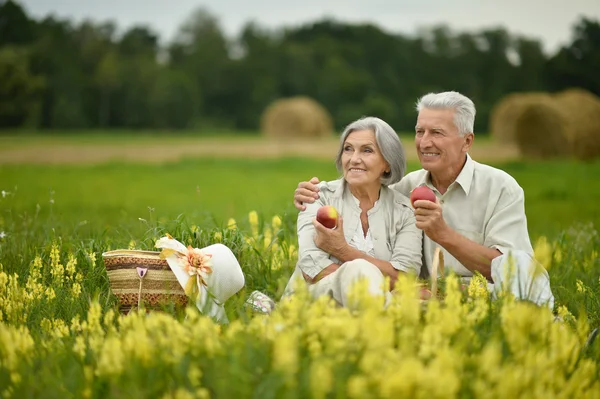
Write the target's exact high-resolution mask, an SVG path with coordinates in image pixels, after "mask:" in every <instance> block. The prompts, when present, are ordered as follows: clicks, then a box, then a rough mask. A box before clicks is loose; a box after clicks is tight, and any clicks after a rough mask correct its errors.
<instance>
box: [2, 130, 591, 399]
mask: <svg viewBox="0 0 600 399" xmlns="http://www.w3.org/2000/svg"><path fill="white" fill-rule="evenodd" d="M64 140H67V142H68V144H69V145H75V146H81V148H82V149H88V150H89V148H90V147H92V148H93V147H94V146H95V145H105V144H106V142H107V140H110V141H113V138H110V137H109V138H108V139H107V138H106V137H104V138H103V137H102V136H99V137H96V138H91V139H90V140H91V141H92V142H91V143H90V142H89V141H86V140H82V139H81V138H77V139H75V138H74V139H73V140H71V141H69V140H68V139H64ZM115 140H116V141H117V142H119V139H115ZM121 140H122V141H121V144H128V143H131V140H132V139H130V138H129V139H127V137H125V138H124V139H123V138H122V139H121ZM145 140H147V142H148V143H151V142H154V143H155V144H153V145H156V146H158V147H160V146H168V145H169V144H168V141H167V140H163V139H160V140H158V141H156V142H155V141H153V140H154V139H153V138H152V137H150V138H146V139H145ZM182 140H184V139H182ZM211 140H213V139H211ZM77 141H80V142H79V144H77ZM0 142H2V143H3V144H6V146H5V147H3V148H4V151H5V152H4V153H1V152H0V193H1V195H0V237H1V238H0V317H1V319H0V321H1V323H0V396H1V397H18V398H23V397H48V398H52V397H61V398H64V397H85V398H101V397H116V398H120V397H165V398H167V397H169V398H170V397H177V398H193V397H196V398H206V397H249V398H250V397H257V398H258V397H260V398H271V397H272V398H275V397H286V398H294V397H297V398H308V397H315V398H327V397H330V398H333V397H335V398H341V397H353V398H368V397H373V398H378V397H427V398H432V397H435V398H438V397H439V398H443V397H490V398H492V397H508V396H513V397H565V398H566V397H590V398H598V397H600V383H599V382H598V381H599V380H600V362H599V361H598V359H599V358H600V339H598V340H592V339H590V338H591V332H592V331H593V330H594V329H595V328H597V327H600V261H599V260H598V251H599V250H600V237H599V236H598V233H597V231H596V229H597V228H598V226H600V207H599V206H598V204H597V199H598V198H599V197H600V186H599V185H597V184H594V182H595V180H596V176H598V175H599V174H600V162H593V163H581V162H575V161H566V160H565V161H544V162H541V161H536V162H534V161H516V160H509V161H501V160H493V162H492V164H493V165H494V166H497V167H499V168H501V169H503V170H505V171H507V172H508V173H510V174H511V175H512V176H513V177H515V179H516V180H517V181H518V182H519V184H520V185H521V186H522V187H523V188H524V190H525V195H526V211H527V215H528V226H529V231H530V235H531V238H532V242H534V244H535V249H536V256H537V257H538V259H539V260H540V261H541V262H542V263H543V264H544V265H546V266H547V267H548V269H549V273H550V276H551V283H552V288H553V291H554V294H555V297H556V306H555V309H554V310H553V311H552V312H551V311H549V310H546V309H541V308H537V307H535V306H532V305H529V304H527V303H522V302H515V301H514V300H512V299H511V298H510V297H506V298H502V299H501V300H498V301H490V299H489V298H488V296H487V294H486V291H485V290H483V289H481V281H479V280H477V279H474V280H473V281H474V282H473V283H472V284H471V286H469V288H468V290H466V291H461V290H460V289H459V288H458V283H457V281H456V279H454V278H453V277H452V276H448V277H447V278H445V279H444V281H443V287H444V292H445V295H446V296H445V299H444V300H443V301H438V300H433V301H430V302H429V304H428V305H423V304H421V303H419V301H418V300H417V298H416V289H415V284H414V282H411V281H408V280H407V281H404V280H403V281H402V282H401V283H400V284H399V286H398V288H397V290H396V292H395V293H394V296H393V301H392V304H391V305H390V306H389V307H388V308H387V309H385V310H381V304H379V303H376V302H374V301H373V300H371V299H369V298H368V297H366V296H365V295H364V294H363V293H362V291H361V289H360V287H357V290H356V293H355V295H356V301H357V303H359V304H360V305H359V306H358V307H359V310H358V311H353V312H351V311H348V310H346V309H339V308H337V307H335V306H334V305H333V304H332V303H331V302H330V301H327V300H325V299H322V300H317V301H312V300H309V299H308V298H307V297H306V295H305V293H301V294H300V295H298V297H296V298H294V299H292V300H290V301H283V302H281V303H279V305H278V308H277V309H276V311H275V312H274V313H272V314H271V315H269V316H268V317H266V316H263V315H259V314H254V313H252V312H251V311H250V310H249V309H248V308H247V307H245V306H244V305H243V302H244V300H245V299H246V297H247V296H248V294H249V293H250V292H251V291H252V290H255V289H257V290H261V291H263V292H265V293H267V294H269V295H270V296H272V297H273V298H275V299H277V300H278V299H279V297H280V295H281V293H282V289H283V286H284V284H285V283H286V282H287V279H288V278H289V276H290V275H291V272H292V270H293V267H294V265H295V256H296V252H295V244H296V242H295V240H296V237H295V219H296V214H297V212H296V210H295V209H294V208H293V206H292V197H293V191H294V189H295V187H296V185H297V183H298V182H299V181H301V180H306V179H309V178H310V177H312V176H318V177H320V178H321V179H326V180H329V179H334V178H336V177H337V172H336V171H335V167H334V165H333V161H332V159H327V158H326V157H325V158H324V157H318V158H314V157H308V156H302V157H300V156H288V157H283V158H280V157H266V158H264V159H260V158H259V157H256V156H248V157H242V156H239V157H235V158H231V157H220V156H217V155H214V156H204V157H201V158H192V157H188V158H183V159H175V160H171V161H169V160H163V161H160V162H141V161H140V162H127V161H123V160H113V161H108V162H102V163H93V162H87V163H86V162H79V163H69V162H45V163H44V162H36V160H35V159H31V161H30V162H27V161H21V162H14V161H11V162H2V161H3V158H2V155H1V154H8V153H10V151H16V150H18V149H27V147H28V146H30V141H28V140H26V139H19V138H14V139H11V140H4V141H1V140H0ZM232 142H233V140H232V139H230V138H227V139H225V140H224V141H223V142H222V144H221V145H222V146H223V147H225V148H226V147H227V145H229V144H228V143H230V144H231V143H232ZM49 143H50V144H47V145H48V146H50V145H51V143H52V141H49ZM38 145H39V144H38ZM185 145H189V144H185ZM231 145H233V144H231ZM409 151H410V150H409ZM6 159H8V158H6ZM479 160H481V161H485V159H479ZM417 167H418V164H417V163H415V162H414V160H411V161H410V162H409V170H414V169H416V168H417ZM165 233H170V234H171V235H172V236H173V237H175V238H177V239H178V240H180V241H181V242H184V243H185V244H189V245H192V246H194V247H198V248H202V247H205V246H207V245H209V244H211V243H214V242H223V243H224V244H226V245H228V246H229V247H230V248H231V249H232V250H233V252H234V253H235V254H236V257H237V258H238V260H239V262H240V264H241V266H242V269H243V271H244V274H245V276H246V287H245V288H244V289H243V290H242V291H241V292H240V293H238V294H237V295H236V296H235V297H234V298H232V299H231V300H230V301H229V302H228V303H227V304H226V305H227V306H226V310H227V313H228V316H229V318H230V320H231V323H230V324H228V325H223V326H221V325H218V324H216V323H215V322H213V321H212V320H210V319H208V318H206V317H203V316H201V315H200V314H199V313H198V312H197V311H196V310H195V308H192V307H190V308H188V309H186V310H184V311H183V312H181V311H174V310H173V309H167V311H166V312H156V313H151V314H149V315H145V314H143V313H139V314H138V313H134V314H130V315H128V316H120V315H119V312H118V308H117V304H116V301H115V298H114V297H113V296H112V295H111V293H110V289H109V284H108V279H107V277H106V271H105V270H104V267H103V261H102V257H101V254H102V252H104V251H106V250H109V249H117V248H134V249H153V247H154V242H155V240H156V239H157V238H159V237H161V236H162V235H164V234H165Z"/></svg>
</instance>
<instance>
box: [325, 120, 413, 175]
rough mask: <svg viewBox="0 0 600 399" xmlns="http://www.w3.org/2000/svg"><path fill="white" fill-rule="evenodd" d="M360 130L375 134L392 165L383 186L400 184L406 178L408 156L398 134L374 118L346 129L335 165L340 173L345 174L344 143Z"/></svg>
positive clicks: (384, 155)
mask: <svg viewBox="0 0 600 399" xmlns="http://www.w3.org/2000/svg"><path fill="white" fill-rule="evenodd" d="M359 130H370V131H372V132H373V133H375V141H376V142H377V146H378V147H379V151H380V152H381V155H382V156H383V159H385V161H386V162H387V163H388V164H389V165H390V172H384V173H383V175H382V177H381V184H383V185H386V186H387V185H390V184H394V183H398V182H399V181H400V179H402V178H403V177H404V172H405V171H406V156H405V155H404V147H403V146H402V142H401V141H400V138H399V137H398V134H397V133H396V132H395V131H394V129H392V127H391V126H390V125H388V124H387V122H385V121H383V120H381V119H379V118H375V117H372V116H366V117H363V118H360V119H358V120H356V121H354V122H352V123H350V124H349V125H348V126H346V128H345V129H344V132H343V133H342V136H341V137H340V149H339V151H338V154H337V157H336V158H335V165H336V167H337V170H338V171H339V172H340V173H343V170H344V169H343V166H342V154H343V152H344V143H345V142H346V139H347V138H348V135H349V134H350V133H352V132H355V131H359Z"/></svg>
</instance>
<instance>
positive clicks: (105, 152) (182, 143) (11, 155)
mask: <svg viewBox="0 0 600 399" xmlns="http://www.w3.org/2000/svg"><path fill="white" fill-rule="evenodd" d="M403 143H404V145H405V148H406V153H407V157H408V160H409V161H412V160H416V159H417V158H416V153H415V151H414V142H413V141H412V140H406V139H403ZM338 145H339V143H338V140H337V139H320V140H312V141H307V140H304V141H300V140H289V141H275V140H267V139H262V138H241V139H231V138H227V139H223V140H221V139H215V138H205V139H203V138H198V139H193V138H187V139H173V140H165V139H164V138H161V139H158V140H152V139H147V138H145V139H142V140H140V141H139V142H136V141H133V140H131V141H125V142H122V143H109V142H95V143H94V142H90V143H86V142H69V141H68V140H56V141H52V140H39V142H36V141H35V140H34V141H32V142H27V143H19V144H18V145H14V144H13V145H10V146H8V145H7V146H5V148H0V164H98V163H105V162H110V161H125V162H141V163H146V162H147V163H162V162H174V161H178V160H180V159H183V158H196V157H219V158H251V159H265V158H271V159H272V158H281V157H291V156H297V157H311V158H319V159H333V158H334V157H335V154H336V152H337V149H338ZM470 154H471V156H472V157H473V158H475V159H477V160H481V161H486V162H494V161H505V160H511V159H517V158H518V151H517V149H516V148H514V147H512V146H506V145H498V144H497V143H495V142H492V141H489V140H484V141H482V142H481V143H477V141H476V145H475V146H474V147H473V149H472V150H471V152H470Z"/></svg>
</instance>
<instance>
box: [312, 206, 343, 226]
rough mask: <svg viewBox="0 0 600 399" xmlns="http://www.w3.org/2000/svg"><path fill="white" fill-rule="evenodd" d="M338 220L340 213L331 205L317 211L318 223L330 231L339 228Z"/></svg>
mask: <svg viewBox="0 0 600 399" xmlns="http://www.w3.org/2000/svg"><path fill="white" fill-rule="evenodd" d="M337 219H338V211H337V209H335V208H334V207H333V206H331V205H324V206H322V207H320V208H319V210H318V211H317V222H319V223H321V224H322V225H323V226H325V227H327V228H328V229H333V228H335V226H337Z"/></svg>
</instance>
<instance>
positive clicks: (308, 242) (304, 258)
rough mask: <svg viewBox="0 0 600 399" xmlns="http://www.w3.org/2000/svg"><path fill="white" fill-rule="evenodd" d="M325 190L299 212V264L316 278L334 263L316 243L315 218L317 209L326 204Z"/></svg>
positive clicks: (304, 270) (311, 276)
mask: <svg viewBox="0 0 600 399" xmlns="http://www.w3.org/2000/svg"><path fill="white" fill-rule="evenodd" d="M325 196H326V195H324V193H323V190H321V193H320V197H321V198H319V199H318V200H316V201H315V202H314V203H312V204H306V209H305V210H304V211H301V212H300V213H299V214H298V226H297V231H298V264H297V266H298V267H299V268H300V269H301V270H302V271H303V272H304V273H306V274H307V275H308V276H309V277H310V278H314V277H315V276H316V275H317V274H319V272H321V270H323V269H325V268H326V267H327V266H329V265H330V264H332V263H333V261H332V260H331V259H330V258H329V254H328V253H327V252H324V251H322V250H321V249H319V248H318V247H317V246H316V245H315V241H314V236H315V227H314V226H313V223H312V221H313V219H314V218H315V216H316V215H317V210H318V209H319V208H320V207H321V206H323V205H326V200H324V199H323V197H325Z"/></svg>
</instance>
